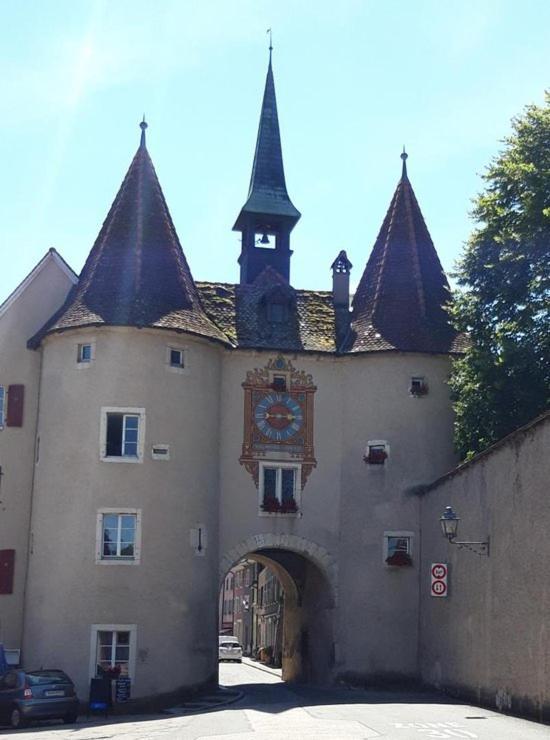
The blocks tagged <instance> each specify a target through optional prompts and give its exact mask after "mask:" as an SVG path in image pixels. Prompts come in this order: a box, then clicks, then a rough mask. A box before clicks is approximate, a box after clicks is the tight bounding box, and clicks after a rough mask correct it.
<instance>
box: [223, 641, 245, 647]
mask: <svg viewBox="0 0 550 740" xmlns="http://www.w3.org/2000/svg"><path fill="white" fill-rule="evenodd" d="M220 647H222V648H238V647H241V646H240V645H239V643H238V642H222V643H221V645H220Z"/></svg>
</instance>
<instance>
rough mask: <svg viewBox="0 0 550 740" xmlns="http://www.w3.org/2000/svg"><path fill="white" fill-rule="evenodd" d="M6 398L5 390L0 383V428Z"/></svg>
mask: <svg viewBox="0 0 550 740" xmlns="http://www.w3.org/2000/svg"><path fill="white" fill-rule="evenodd" d="M5 400H6V392H5V390H4V386H3V385H0V429H3V428H4V407H5Z"/></svg>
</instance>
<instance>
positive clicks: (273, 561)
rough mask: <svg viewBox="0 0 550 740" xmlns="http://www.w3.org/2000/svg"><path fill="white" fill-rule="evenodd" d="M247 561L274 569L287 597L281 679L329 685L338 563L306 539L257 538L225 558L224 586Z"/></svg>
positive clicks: (238, 546)
mask: <svg viewBox="0 0 550 740" xmlns="http://www.w3.org/2000/svg"><path fill="white" fill-rule="evenodd" d="M244 558H247V559H251V560H256V561H257V562H260V563H262V564H263V565H265V566H268V567H269V568H271V570H272V571H274V573H275V575H276V576H277V578H278V579H279V581H280V583H281V585H282V586H283V589H284V592H285V601H284V623H283V651H282V658H283V679H284V680H286V681H298V682H313V683H325V684H326V683H330V681H331V679H332V672H333V665H334V638H333V615H334V607H335V605H336V600H337V563H336V561H335V559H334V558H333V557H332V556H331V554H330V553H329V552H328V551H327V550H326V549H325V548H323V547H321V546H319V545H316V544H315V543H312V542H310V541H308V540H306V539H304V538H303V537H297V536H296V535H288V534H258V535H254V536H252V537H248V538H247V539H245V540H242V541H241V542H239V543H238V544H237V545H235V546H234V547H233V548H232V549H231V550H229V551H228V552H227V553H226V554H225V555H224V557H223V558H222V560H221V562H220V582H221V581H223V579H224V578H225V575H226V573H227V572H228V571H229V570H230V569H231V568H232V567H233V566H234V565H235V564H236V563H238V562H239V561H240V560H242V559H244Z"/></svg>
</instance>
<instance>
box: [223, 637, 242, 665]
mask: <svg viewBox="0 0 550 740" xmlns="http://www.w3.org/2000/svg"><path fill="white" fill-rule="evenodd" d="M218 660H234V661H236V662H237V663H242V660H243V649H242V647H241V644H240V643H239V642H237V640H236V638H235V637H233V636H229V637H227V638H224V637H220V639H219V645H218Z"/></svg>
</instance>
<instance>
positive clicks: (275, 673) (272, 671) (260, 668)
mask: <svg viewBox="0 0 550 740" xmlns="http://www.w3.org/2000/svg"><path fill="white" fill-rule="evenodd" d="M243 663H244V665H247V666H250V667H251V668H256V670H258V671H263V672H264V673H269V675H270V676H276V677H277V678H281V676H280V674H279V671H278V670H277V669H273V668H268V667H267V666H264V665H258V664H257V663H255V662H254V661H250V662H249V661H248V660H247V661H246V662H244V661H243ZM281 680H282V678H281Z"/></svg>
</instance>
